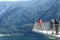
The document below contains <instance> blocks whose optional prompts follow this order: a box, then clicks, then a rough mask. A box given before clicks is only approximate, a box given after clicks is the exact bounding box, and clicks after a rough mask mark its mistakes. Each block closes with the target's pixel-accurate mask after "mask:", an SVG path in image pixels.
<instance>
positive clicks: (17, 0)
mask: <svg viewBox="0 0 60 40" xmlns="http://www.w3.org/2000/svg"><path fill="white" fill-rule="evenodd" d="M0 1H18V0H0Z"/></svg>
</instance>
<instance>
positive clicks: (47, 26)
mask: <svg viewBox="0 0 60 40" xmlns="http://www.w3.org/2000/svg"><path fill="white" fill-rule="evenodd" d="M55 26H58V31H60V24H53V30H54V31H56V30H55ZM33 30H39V31H47V33H48V31H51V27H50V23H49V22H44V23H43V25H42V30H41V27H40V26H39V25H38V23H37V22H36V23H35V24H34V27H33Z"/></svg>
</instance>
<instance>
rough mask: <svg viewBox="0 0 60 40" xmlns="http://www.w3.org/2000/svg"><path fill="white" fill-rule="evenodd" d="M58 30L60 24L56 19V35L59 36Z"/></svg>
mask: <svg viewBox="0 0 60 40" xmlns="http://www.w3.org/2000/svg"><path fill="white" fill-rule="evenodd" d="M58 28H59V22H58V20H57V19H55V31H56V35H58V34H59V33H58Z"/></svg>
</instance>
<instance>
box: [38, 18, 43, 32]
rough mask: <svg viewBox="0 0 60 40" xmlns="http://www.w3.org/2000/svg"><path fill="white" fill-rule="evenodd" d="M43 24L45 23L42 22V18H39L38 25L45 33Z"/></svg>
mask: <svg viewBox="0 0 60 40" xmlns="http://www.w3.org/2000/svg"><path fill="white" fill-rule="evenodd" d="M42 24H43V21H42V19H41V18H39V20H38V25H39V27H40V28H39V27H38V28H39V30H40V29H41V30H42V31H43V29H42Z"/></svg>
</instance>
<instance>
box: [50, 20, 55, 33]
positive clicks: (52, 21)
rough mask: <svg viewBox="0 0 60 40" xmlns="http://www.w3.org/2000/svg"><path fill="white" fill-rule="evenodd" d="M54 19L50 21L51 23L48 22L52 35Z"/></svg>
mask: <svg viewBox="0 0 60 40" xmlns="http://www.w3.org/2000/svg"><path fill="white" fill-rule="evenodd" d="M54 23H55V22H54V19H51V21H50V28H51V31H52V33H51V34H54V29H53V27H54Z"/></svg>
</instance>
